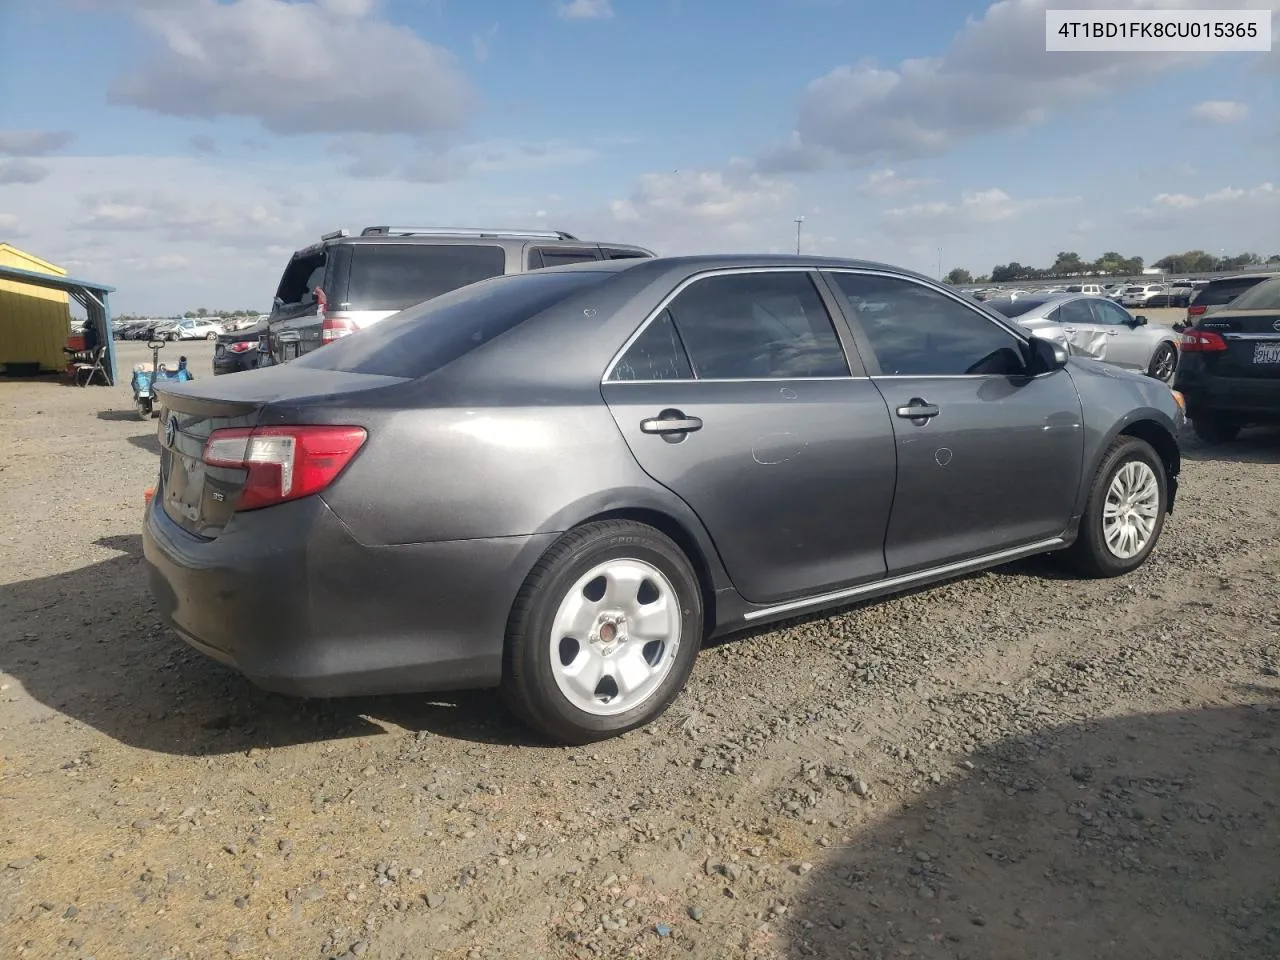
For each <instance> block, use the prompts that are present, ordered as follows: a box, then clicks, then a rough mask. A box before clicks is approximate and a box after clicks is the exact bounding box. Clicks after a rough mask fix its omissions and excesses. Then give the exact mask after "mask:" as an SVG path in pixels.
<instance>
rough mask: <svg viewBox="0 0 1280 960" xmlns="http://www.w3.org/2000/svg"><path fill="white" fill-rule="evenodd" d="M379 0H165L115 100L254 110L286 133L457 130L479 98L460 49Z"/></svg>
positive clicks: (211, 113)
mask: <svg viewBox="0 0 1280 960" xmlns="http://www.w3.org/2000/svg"><path fill="white" fill-rule="evenodd" d="M374 6H375V4H374V3H373V0H317V2H296V3H289V2H284V0H234V2H232V3H220V2H218V0H166V2H151V3H146V4H142V5H140V6H139V7H138V8H137V9H136V11H135V16H136V17H137V19H138V22H139V23H140V24H141V26H142V27H143V28H144V30H145V31H146V33H147V34H149V35H150V37H151V40H152V49H151V50H150V51H149V53H148V54H147V55H146V56H144V58H143V60H142V63H141V65H140V66H138V67H137V68H135V69H131V70H129V71H127V72H125V73H124V74H122V75H121V76H119V77H117V78H116V80H115V82H114V83H113V84H112V86H111V89H110V93H109V96H110V99H111V100H112V101H113V102H115V103H125V104H131V105H134V106H138V107H143V108H145V109H148V110H154V111H156V112H157V113H162V114H167V115H170V116H178V117H191V118H197V117H198V118H214V117H220V116H238V117H252V118H255V119H257V120H258V121H259V122H260V123H262V125H263V126H264V127H266V128H267V129H268V130H271V131H272V132H274V133H278V134H297V133H317V132H321V133H341V132H349V131H354V132H365V133H408V134H415V135H416V134H423V133H426V132H428V131H432V130H443V129H453V128H457V127H460V126H461V125H462V124H463V123H464V122H465V121H466V119H467V118H468V116H469V114H470V112H471V110H472V108H473V106H474V104H475V97H474V94H473V91H472V89H471V86H470V84H469V82H468V81H467V79H466V77H465V76H463V74H462V73H461V72H460V71H459V69H458V67H457V63H456V59H455V57H454V55H453V54H452V53H450V52H449V51H448V50H446V49H444V48H443V47H439V46H435V45H433V44H431V43H428V42H427V41H426V40H423V39H422V38H421V37H420V36H418V35H417V34H416V33H414V32H413V31H412V30H410V29H409V28H407V27H402V26H397V25H395V24H392V23H390V22H389V21H387V20H384V19H381V18H379V17H378V16H377V15H376V14H375V10H374Z"/></svg>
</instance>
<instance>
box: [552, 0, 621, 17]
mask: <svg viewBox="0 0 1280 960" xmlns="http://www.w3.org/2000/svg"><path fill="white" fill-rule="evenodd" d="M556 14H557V15H558V16H559V17H560V19H561V20H608V19H609V18H610V17H612V16H613V4H612V2H611V0H563V2H561V3H557V4H556Z"/></svg>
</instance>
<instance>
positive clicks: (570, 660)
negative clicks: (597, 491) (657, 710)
mask: <svg viewBox="0 0 1280 960" xmlns="http://www.w3.org/2000/svg"><path fill="white" fill-rule="evenodd" d="M549 640H550V644H551V649H550V655H551V672H552V674H553V676H554V677H555V680H556V686H558V687H559V688H560V692H561V693H562V694H564V697H565V699H566V700H568V701H569V702H570V703H572V704H573V705H574V706H575V707H577V708H578V709H579V710H582V711H584V712H586V713H591V714H594V715H596V716H600V717H609V716H614V715H616V714H619V713H625V712H626V711H628V710H631V709H634V708H636V707H638V706H640V705H641V704H643V703H644V702H645V701H646V700H648V699H649V698H650V697H652V696H653V695H654V693H655V692H656V691H657V690H658V689H659V688H660V687H661V685H662V681H663V680H665V679H666V677H667V674H669V673H670V672H671V667H672V665H673V664H674V663H675V659H676V655H677V653H678V651H679V650H680V616H679V609H678V607H677V601H676V596H675V588H674V587H672V586H671V583H670V581H669V580H667V578H666V576H665V575H664V574H663V573H662V571H661V570H659V569H658V568H657V567H655V566H653V565H652V564H649V563H645V562H644V561H643V560H636V559H633V558H629V557H628V558H620V559H618V560H607V561H605V562H604V563H601V564H598V565H596V566H595V567H592V568H591V569H590V570H588V571H587V572H586V573H585V574H583V575H582V576H581V577H579V578H578V580H577V582H576V583H575V584H574V585H573V587H572V588H571V589H570V590H569V592H568V594H566V596H565V598H564V599H563V600H562V601H561V602H560V608H559V610H557V611H556V616H555V620H554V621H553V623H552V625H551V632H550V634H549Z"/></svg>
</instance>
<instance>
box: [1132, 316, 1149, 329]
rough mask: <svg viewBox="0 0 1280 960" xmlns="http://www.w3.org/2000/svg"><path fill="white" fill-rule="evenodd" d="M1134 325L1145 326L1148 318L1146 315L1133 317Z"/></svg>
mask: <svg viewBox="0 0 1280 960" xmlns="http://www.w3.org/2000/svg"><path fill="white" fill-rule="evenodd" d="M1133 325H1134V326H1135V327H1145V326H1146V325H1147V318H1146V317H1134V318H1133Z"/></svg>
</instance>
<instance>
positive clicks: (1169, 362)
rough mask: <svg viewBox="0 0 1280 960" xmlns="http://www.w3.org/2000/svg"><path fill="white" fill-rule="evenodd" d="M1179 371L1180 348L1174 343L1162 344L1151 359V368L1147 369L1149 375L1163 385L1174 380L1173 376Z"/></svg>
mask: <svg viewBox="0 0 1280 960" xmlns="http://www.w3.org/2000/svg"><path fill="white" fill-rule="evenodd" d="M1177 369H1178V348H1177V347H1175V346H1174V345H1173V344H1172V343H1162V344H1160V346H1158V347H1157V348H1156V352H1155V354H1154V355H1153V356H1152V357H1151V366H1149V367H1148V368H1147V375H1148V376H1151V377H1154V378H1155V379H1157V380H1159V381H1161V382H1162V383H1169V382H1170V381H1171V380H1173V375H1174V373H1175V372H1176V371H1177Z"/></svg>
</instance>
